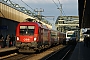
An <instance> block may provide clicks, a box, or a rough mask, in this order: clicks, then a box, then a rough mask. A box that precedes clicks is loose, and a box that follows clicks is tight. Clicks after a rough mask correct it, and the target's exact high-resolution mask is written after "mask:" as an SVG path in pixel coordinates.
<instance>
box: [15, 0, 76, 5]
mask: <svg viewBox="0 0 90 60" xmlns="http://www.w3.org/2000/svg"><path fill="white" fill-rule="evenodd" d="M15 1H16V2H18V1H21V0H15ZM22 1H24V2H26V3H39V4H40V3H54V2H55V3H59V1H60V2H61V3H70V2H76V0H22ZM53 1H54V2H53Z"/></svg>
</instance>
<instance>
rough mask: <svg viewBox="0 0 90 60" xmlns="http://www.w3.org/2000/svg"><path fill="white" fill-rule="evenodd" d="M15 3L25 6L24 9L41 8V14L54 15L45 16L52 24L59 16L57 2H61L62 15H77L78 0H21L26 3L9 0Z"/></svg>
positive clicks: (19, 0)
mask: <svg viewBox="0 0 90 60" xmlns="http://www.w3.org/2000/svg"><path fill="white" fill-rule="evenodd" d="M11 1H13V2H15V3H18V4H19V5H20V6H23V7H25V8H26V9H28V10H30V11H32V12H33V10H34V9H38V10H40V8H42V9H43V10H44V12H42V13H41V14H42V15H43V16H54V20H53V17H47V18H46V19H47V20H48V21H50V22H51V21H53V22H52V24H53V23H54V22H55V21H56V19H57V17H58V16H60V10H59V9H57V8H58V7H59V8H60V4H59V2H60V3H61V4H62V9H63V14H62V16H78V0H22V1H24V2H25V3H26V4H27V5H28V6H29V7H28V6H27V5H26V4H24V3H23V2H22V1H21V0H11Z"/></svg>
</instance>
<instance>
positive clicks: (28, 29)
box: [20, 26, 35, 35]
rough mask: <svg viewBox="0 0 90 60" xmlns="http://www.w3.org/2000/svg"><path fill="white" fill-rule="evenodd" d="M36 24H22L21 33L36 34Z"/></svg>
mask: <svg viewBox="0 0 90 60" xmlns="http://www.w3.org/2000/svg"><path fill="white" fill-rule="evenodd" d="M34 28H35V27H34V26H20V35H34Z"/></svg>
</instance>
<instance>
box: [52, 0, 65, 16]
mask: <svg viewBox="0 0 90 60" xmlns="http://www.w3.org/2000/svg"><path fill="white" fill-rule="evenodd" d="M52 1H53V2H54V4H55V5H56V6H57V8H59V7H58V5H57V4H56V3H55V1H54V0H52ZM58 2H59V5H60V7H61V3H60V0H58ZM62 14H63V15H65V12H64V10H63V8H62ZM65 16H66V15H65Z"/></svg>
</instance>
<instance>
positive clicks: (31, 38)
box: [16, 22, 50, 52]
mask: <svg viewBox="0 0 90 60" xmlns="http://www.w3.org/2000/svg"><path fill="white" fill-rule="evenodd" d="M49 46H50V30H49V29H48V27H47V26H44V25H42V24H39V23H37V22H21V23H19V24H18V26H17V28H16V47H17V48H18V49H19V52H36V51H37V50H41V49H44V48H46V47H49Z"/></svg>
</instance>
